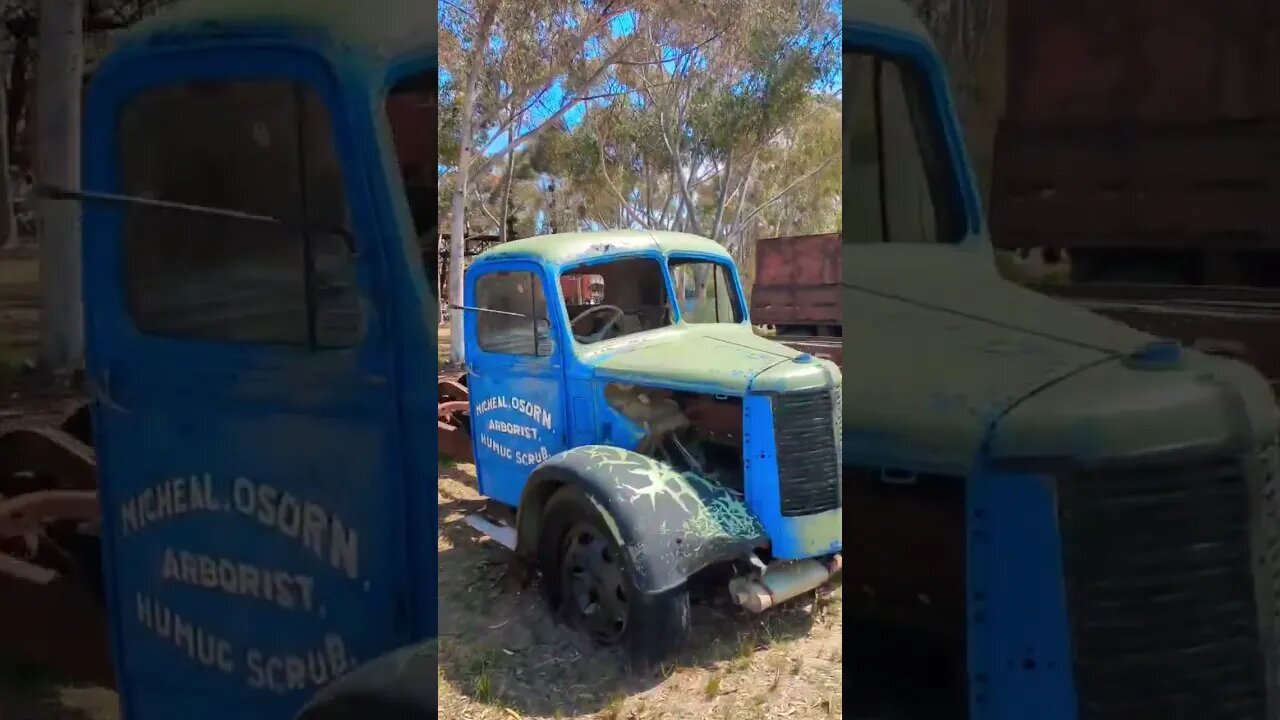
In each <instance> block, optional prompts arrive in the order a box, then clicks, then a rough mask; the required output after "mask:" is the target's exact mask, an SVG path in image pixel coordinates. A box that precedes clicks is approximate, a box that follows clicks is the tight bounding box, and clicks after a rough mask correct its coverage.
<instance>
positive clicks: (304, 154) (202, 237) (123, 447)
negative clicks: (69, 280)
mask: <svg viewBox="0 0 1280 720" xmlns="http://www.w3.org/2000/svg"><path fill="white" fill-rule="evenodd" d="M215 57H222V58H225V59H223V60H221V61H220V62H219V61H218V60H215V59H212V58H211V56H208V55H199V54H197V55H195V57H194V58H193V59H191V60H187V59H185V56H183V55H181V54H179V55H175V56H173V57H171V58H168V59H167V60H166V62H165V63H155V62H154V61H151V62H144V63H143V64H142V66H141V67H133V68H132V69H126V68H127V67H128V66H127V65H126V66H125V67H120V66H113V67H111V68H109V69H107V70H104V72H103V73H102V74H101V75H100V77H99V79H98V81H97V83H96V84H95V86H94V88H93V90H92V91H91V95H90V100H89V104H88V111H89V114H88V121H87V122H86V128H88V135H87V137H86V150H87V155H86V187H87V188H88V189H89V190H90V191H96V192H102V193H113V194H119V195H126V196H131V197H136V198H145V199H148V200H158V201H166V202H176V203H185V204H191V205H198V206H204V207H207V208H222V209H227V210H232V211H235V212H236V213H240V215H232V214H222V215H219V214H212V213H208V212H192V211H188V210H177V209H173V208H167V209H166V208H160V207H156V206H154V205H147V204H140V203H137V202H134V203H124V204H103V203H101V202H93V201H87V202H86V203H85V207H84V210H85V238H86V242H85V244H84V246H85V255H84V263H85V265H84V268H85V273H84V275H85V305H86V310H87V315H86V317H87V346H88V351H89V363H88V377H89V381H90V384H91V386H92V388H93V395H94V399H95V404H94V413H95V415H94V417H95V432H96V433H97V447H98V452H99V461H100V471H101V480H102V504H103V542H104V546H105V562H106V566H107V588H108V605H109V609H110V612H111V622H112V630H113V654H114V661H115V664H116V671H117V677H118V682H119V685H120V690H121V694H122V705H123V714H124V717H125V718H126V719H127V720H150V719H152V718H155V719H157V720H160V719H162V718H163V719H168V718H176V717H183V718H188V719H189V720H204V719H206V718H207V719H210V720H212V719H215V718H228V717H261V718H283V717H290V716H292V714H293V713H294V712H295V711H296V710H297V708H298V707H300V706H301V704H302V703H303V701H305V700H306V699H307V698H309V697H310V696H311V695H313V694H314V692H315V690H316V689H317V688H318V687H319V686H321V685H324V684H325V683H327V682H328V681H329V680H331V679H333V678H335V677H337V676H338V675H341V674H342V673H343V672H345V671H346V670H348V669H350V668H352V667H353V666H354V665H355V664H356V663H357V662H360V661H361V660H367V659H371V658H373V657H374V656H376V655H378V654H380V653H381V652H383V651H385V650H386V649H389V648H390V647H392V646H394V645H396V644H399V643H400V642H403V641H404V640H406V639H407V638H406V637H404V628H403V624H404V622H403V621H404V619H403V614H404V610H403V606H402V598H403V594H402V589H401V587H400V585H401V583H402V578H403V577H404V575H405V572H404V568H403V560H402V557H403V551H404V549H403V547H401V546H402V544H403V543H402V542H401V541H400V540H399V539H398V538H399V537H400V535H399V533H401V532H403V523H402V522H398V521H397V519H398V518H401V517H402V514H401V511H400V510H397V508H398V507H403V505H402V502H401V501H400V500H399V499H398V495H399V493H400V492H401V491H402V490H403V487H402V486H401V485H400V483H401V482H402V478H403V473H402V467H401V460H400V450H401V440H400V437H399V432H400V431H399V429H398V425H397V393H398V383H397V379H396V376H395V373H394V369H393V367H394V366H393V363H392V355H393V346H392V342H391V340H390V339H389V338H388V336H387V330H386V328H387V327H388V326H389V325H390V324H389V323H387V322H385V321H383V320H381V319H380V318H381V317H385V313H386V311H387V304H388V300H387V295H388V294H389V293H388V291H387V288H386V282H385V280H384V279H383V278H382V277H381V275H380V272H381V270H380V264H379V262H378V257H379V251H378V246H379V242H380V241H379V232H378V230H377V222H378V221H377V219H376V214H375V212H374V208H373V206H372V201H371V200H370V198H369V196H368V195H366V194H364V192H365V190H364V188H365V187H366V186H367V185H368V183H365V182H363V181H362V180H361V178H362V177H363V176H364V172H365V170H367V167H368V166H365V165H363V164H362V163H364V162H366V161H367V159H366V158H365V156H364V155H363V154H362V153H360V152H357V151H356V149H357V148H358V147H360V145H359V143H358V142H356V141H355V138H356V133H355V131H354V130H353V128H352V127H351V126H350V125H349V124H348V123H350V122H351V113H350V112H348V111H347V110H346V108H344V106H343V105H342V104H341V100H340V97H341V96H340V94H339V92H338V90H337V88H335V87H334V86H333V85H332V84H331V82H332V81H330V80H329V78H330V77H331V73H330V72H328V70H327V68H326V66H324V65H320V64H319V63H318V61H317V62H315V63H312V62H311V61H310V60H309V58H310V56H303V55H301V54H298V53H295V52H286V51H282V50H261V51H254V52H246V53H241V54H239V55H236V56H234V58H233V57H232V56H230V55H225V54H224V55H223V56H215ZM375 162H376V161H375ZM251 216H269V217H273V218H276V219H278V220H280V219H282V220H283V222H274V223H273V222H265V221H262V220H261V219H254V218H253V217H251Z"/></svg>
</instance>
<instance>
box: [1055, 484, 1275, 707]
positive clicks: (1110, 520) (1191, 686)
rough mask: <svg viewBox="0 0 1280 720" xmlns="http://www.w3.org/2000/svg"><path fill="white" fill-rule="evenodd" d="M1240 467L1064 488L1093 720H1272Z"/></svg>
mask: <svg viewBox="0 0 1280 720" xmlns="http://www.w3.org/2000/svg"><path fill="white" fill-rule="evenodd" d="M1245 472H1246V470H1245V462H1244V461H1242V460H1239V459H1229V460H1211V461H1197V462H1191V463H1181V464H1166V465H1161V466H1148V467H1130V468H1123V469H1108V470H1105V471H1092V472H1087V473H1083V474H1081V475H1078V476H1075V477H1073V478H1071V479H1070V480H1069V481H1067V482H1063V483H1060V487H1059V512H1060V515H1061V521H1062V538H1063V559H1064V564H1065V571H1066V581H1067V600H1068V607H1069V615H1070V621H1071V625H1072V640H1073V644H1074V651H1075V678H1076V686H1077V691H1078V697H1079V703H1080V718H1081V720H1113V719H1114V720H1121V719H1124V720H1128V719H1129V718H1135V717H1151V718H1157V717H1159V718H1166V717H1167V718H1197V719H1198V720H1262V719H1263V715H1264V712H1265V703H1266V692H1265V686H1264V682H1265V672H1264V665H1263V661H1262V654H1261V649H1260V643H1259V630H1258V616H1257V613H1256V607H1257V604H1256V601H1255V598H1254V586H1253V575H1252V558H1251V552H1250V542H1249V483H1248V482H1247V478H1246V475H1245Z"/></svg>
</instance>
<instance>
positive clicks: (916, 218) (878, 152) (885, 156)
mask: <svg viewBox="0 0 1280 720" xmlns="http://www.w3.org/2000/svg"><path fill="white" fill-rule="evenodd" d="M844 85H845V92H846V94H847V96H848V97H849V98H850V102H849V104H847V105H846V107H847V108H848V109H847V111H846V113H845V123H846V126H845V128H844V142H845V148H844V162H845V179H844V184H845V187H846V188H847V190H846V193H845V198H846V200H845V202H846V203H848V205H847V210H846V212H845V215H846V220H847V221H852V223H851V225H849V226H848V227H847V228H846V232H845V233H844V242H846V243H871V242H911V243H935V242H957V241H959V240H960V239H961V238H962V237H963V228H962V227H961V226H960V223H959V222H957V218H958V213H956V212H955V211H954V201H955V198H954V197H953V196H952V194H951V192H950V186H949V185H948V183H947V173H948V170H949V168H948V165H947V156H946V154H945V152H944V150H945V145H944V144H943V143H942V136H941V132H940V128H939V125H938V122H937V116H936V114H935V112H934V111H933V110H932V106H931V104H930V103H929V97H930V96H929V91H928V86H927V84H926V83H925V79H924V77H923V76H922V75H920V74H919V73H918V72H915V71H914V70H913V69H912V68H911V67H910V66H908V65H906V64H904V63H899V62H897V61H894V60H891V59H888V58H883V57H879V56H876V55H869V54H861V53H848V54H846V55H845V57H844Z"/></svg>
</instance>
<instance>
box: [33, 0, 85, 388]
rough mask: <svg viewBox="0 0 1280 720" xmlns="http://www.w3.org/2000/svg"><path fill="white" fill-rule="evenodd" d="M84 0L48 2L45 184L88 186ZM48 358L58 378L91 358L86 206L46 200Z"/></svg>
mask: <svg viewBox="0 0 1280 720" xmlns="http://www.w3.org/2000/svg"><path fill="white" fill-rule="evenodd" d="M83 22H84V0H44V2H42V3H41V4H40V36H39V44H40V57H39V60H38V63H39V64H38V66H37V68H36V72H37V77H36V93H37V99H36V114H37V121H36V123H37V124H36V142H37V144H38V146H39V147H38V151H37V153H36V162H37V172H36V177H37V182H38V183H43V184H48V185H53V186H57V187H63V188H67V189H72V190H78V189H79V188H80V100H81V91H82V86H83V82H84V29H83ZM36 207H37V212H38V218H39V231H38V232H39V237H40V363H41V365H42V367H43V368H44V369H45V370H47V371H50V372H52V373H54V374H55V375H65V374H68V373H70V372H71V371H73V370H75V369H77V368H78V367H79V365H80V363H81V361H82V360H83V358H84V323H83V320H82V317H83V305H82V303H81V298H80V206H79V204H78V203H76V202H74V201H70V200H47V199H44V200H39V202H38V204H37V206H36Z"/></svg>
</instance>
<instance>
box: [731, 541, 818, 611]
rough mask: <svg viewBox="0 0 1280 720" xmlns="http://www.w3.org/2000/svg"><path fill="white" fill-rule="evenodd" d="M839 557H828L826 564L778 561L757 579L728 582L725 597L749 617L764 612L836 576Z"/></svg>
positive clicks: (810, 561)
mask: <svg viewBox="0 0 1280 720" xmlns="http://www.w3.org/2000/svg"><path fill="white" fill-rule="evenodd" d="M840 558H841V556H840V555H839V554H836V555H832V556H831V557H830V559H828V560H827V561H826V562H822V561H820V560H816V559H813V558H808V559H805V560H780V561H776V562H773V563H770V564H769V566H768V567H767V568H765V571H764V572H763V573H761V575H760V577H759V578H753V577H737V578H734V579H732V580H730V581H729V594H730V595H732V596H733V601H734V602H736V603H737V604H738V605H741V606H742V607H744V608H746V609H747V610H750V611H751V612H753V613H759V612H764V611H765V610H768V609H769V608H771V607H773V606H774V605H778V604H779V603H784V602H786V601H788V600H790V599H791V598H794V597H796V596H797V595H801V594H804V593H806V592H808V591H810V590H812V589H814V588H816V587H818V586H819V585H821V584H823V583H825V582H826V581H828V580H830V579H831V576H832V575H835V574H836V573H838V572H840V568H841V559H840Z"/></svg>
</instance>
